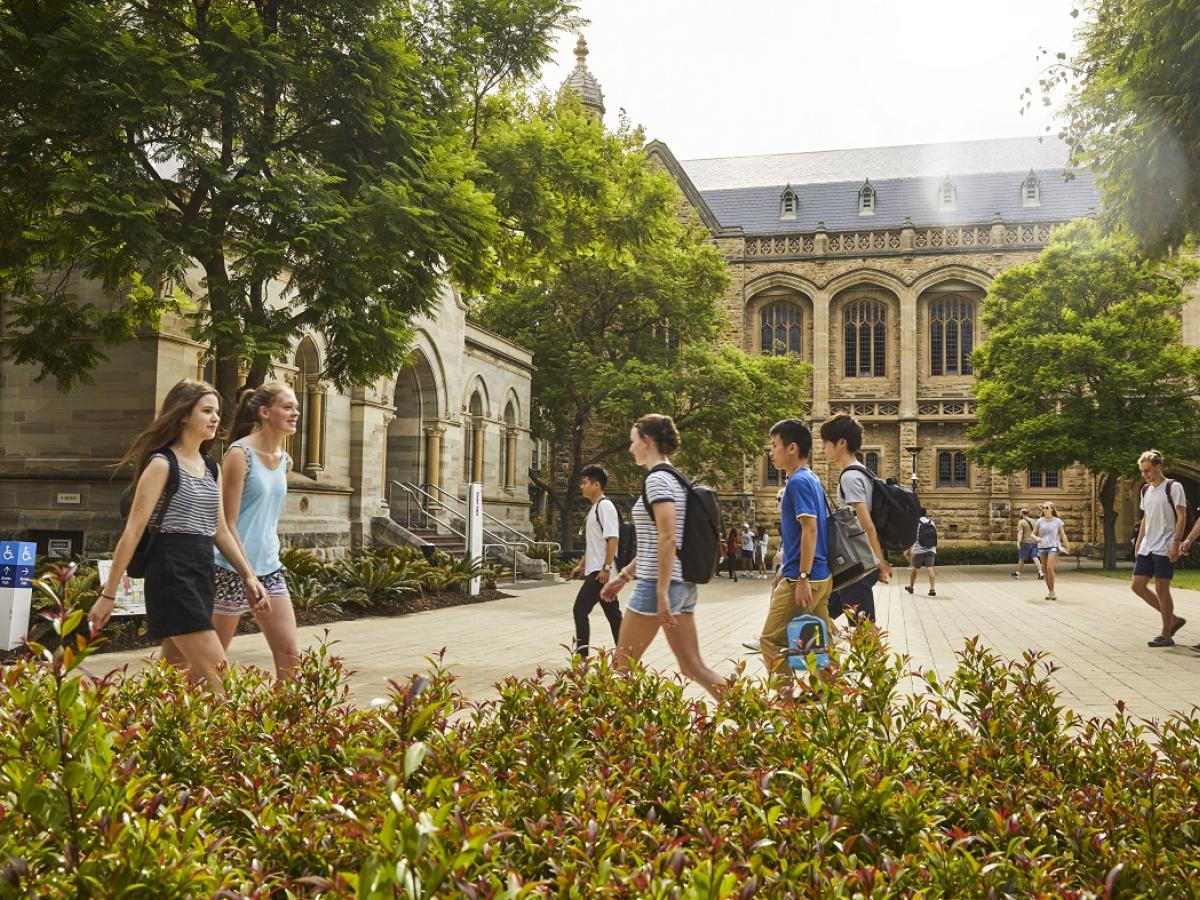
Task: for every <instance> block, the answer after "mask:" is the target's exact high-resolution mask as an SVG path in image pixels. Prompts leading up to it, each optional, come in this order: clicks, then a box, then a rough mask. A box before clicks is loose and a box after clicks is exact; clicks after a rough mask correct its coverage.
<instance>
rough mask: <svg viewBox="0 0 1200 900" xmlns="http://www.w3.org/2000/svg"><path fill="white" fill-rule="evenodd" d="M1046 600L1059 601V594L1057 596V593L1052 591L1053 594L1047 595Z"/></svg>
mask: <svg viewBox="0 0 1200 900" xmlns="http://www.w3.org/2000/svg"><path fill="white" fill-rule="evenodd" d="M1046 599H1047V600H1057V599H1058V594H1055V593H1054V592H1053V591H1052V592H1050V593H1049V594H1047V595H1046Z"/></svg>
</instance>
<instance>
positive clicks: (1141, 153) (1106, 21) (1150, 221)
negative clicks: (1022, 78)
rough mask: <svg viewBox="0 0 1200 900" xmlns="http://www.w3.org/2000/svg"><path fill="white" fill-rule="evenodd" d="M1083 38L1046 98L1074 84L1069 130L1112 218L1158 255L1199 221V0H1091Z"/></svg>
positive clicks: (1050, 78) (1048, 83) (1045, 87)
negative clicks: (1057, 90) (1098, 185)
mask: <svg viewBox="0 0 1200 900" xmlns="http://www.w3.org/2000/svg"><path fill="white" fill-rule="evenodd" d="M1072 14H1073V15H1077V14H1078V10H1077V11H1076V12H1075V13H1072ZM1079 37H1080V49H1079V50H1078V52H1077V53H1076V54H1075V55H1074V57H1073V58H1071V59H1068V58H1067V54H1066V53H1059V54H1058V58H1059V59H1061V60H1062V62H1060V63H1057V64H1055V65H1054V66H1052V67H1051V68H1050V69H1049V71H1048V72H1047V74H1046V77H1045V78H1044V79H1043V80H1042V92H1043V102H1044V103H1047V104H1049V103H1051V102H1052V100H1051V94H1052V93H1053V92H1054V90H1055V89H1056V88H1057V87H1059V86H1063V85H1065V86H1067V87H1068V88H1069V90H1070V94H1069V101H1068V103H1067V106H1066V109H1065V123H1064V127H1063V129H1062V132H1061V136H1062V137H1063V138H1064V139H1065V140H1066V141H1067V143H1068V144H1069V145H1070V147H1071V150H1072V160H1073V162H1075V163H1077V164H1079V165H1084V166H1087V167H1088V168H1090V169H1091V170H1092V171H1094V172H1095V173H1096V174H1097V176H1098V179H1099V183H1100V186H1101V188H1102V189H1103V191H1104V215H1105V217H1106V220H1107V221H1108V222H1109V223H1110V224H1121V225H1123V226H1125V227H1126V228H1128V229H1129V230H1130V231H1131V232H1132V233H1133V234H1134V235H1135V236H1136V238H1137V239H1138V241H1139V243H1140V244H1141V245H1142V246H1143V247H1144V248H1146V249H1147V250H1149V251H1151V252H1153V253H1162V252H1166V251H1168V250H1169V249H1170V248H1174V247H1181V246H1183V245H1184V243H1185V241H1186V239H1187V238H1188V237H1189V235H1190V236H1192V237H1193V238H1194V237H1195V234H1196V231H1197V229H1198V227H1200V112H1198V111H1200V4H1196V3H1187V2H1167V3H1164V2H1162V0H1089V2H1088V4H1087V5H1086V7H1085V22H1084V24H1083V27H1082V29H1081V30H1080V33H1079ZM1027 93H1030V94H1031V92H1027Z"/></svg>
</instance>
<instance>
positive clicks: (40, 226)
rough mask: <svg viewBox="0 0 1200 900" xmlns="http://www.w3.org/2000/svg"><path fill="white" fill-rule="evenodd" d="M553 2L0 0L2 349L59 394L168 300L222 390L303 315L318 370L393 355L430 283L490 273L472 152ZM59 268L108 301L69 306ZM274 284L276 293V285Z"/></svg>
mask: <svg viewBox="0 0 1200 900" xmlns="http://www.w3.org/2000/svg"><path fill="white" fill-rule="evenodd" d="M573 10H574V6H573V5H572V4H571V3H570V2H568V0H516V2H508V0H454V2H450V0H445V2H439V0H428V2H424V3H421V2H418V3H401V2H395V0H363V2H355V3H345V2H340V0H309V2H305V3H298V2H295V0H152V2H151V0H88V2H84V0H55V2H39V0H9V2H7V3H5V4H4V5H3V7H2V8H0V293H7V294H9V295H10V296H9V299H8V301H7V302H8V304H9V310H8V316H7V319H8V334H7V335H6V337H5V344H6V349H7V351H8V352H9V353H10V354H11V356H12V358H13V359H14V360H15V361H17V362H19V363H30V364H34V365H38V366H40V367H41V374H42V376H43V377H45V376H53V377H54V378H55V379H56V380H57V382H58V384H59V386H60V387H62V388H63V389H67V388H69V387H71V386H72V385H74V384H75V383H77V382H79V381H81V380H87V379H88V378H89V373H90V372H91V371H92V369H94V367H95V366H96V365H97V363H98V362H99V361H101V360H102V359H103V358H104V354H103V348H104V347H105V346H106V345H109V344H112V343H114V342H116V341H121V340H127V339H130V338H131V337H133V336H134V334H135V333H136V331H137V330H138V329H139V328H142V327H146V326H154V325H156V323H157V321H158V318H159V316H160V315H161V314H162V313H163V312H165V311H168V310H175V309H180V308H181V306H182V305H183V303H184V301H185V300H186V299H187V298H185V297H183V296H181V295H180V293H179V292H178V291H175V292H171V291H164V290H162V289H161V286H162V285H164V284H169V283H171V282H174V284H176V285H180V286H183V285H187V284H188V283H189V281H194V280H195V279H194V278H192V279H189V275H190V274H191V273H193V272H196V269H197V267H198V270H199V271H198V274H199V276H200V292H199V293H198V294H197V296H195V297H192V298H190V299H191V301H192V303H191V304H189V305H188V307H187V309H186V311H187V312H188V313H189V314H194V320H193V322H194V329H193V333H194V335H195V336H196V337H197V339H199V340H201V341H203V342H205V343H207V344H209V345H210V346H211V347H212V348H213V354H214V358H215V363H216V366H215V369H216V383H217V387H218V389H219V390H220V392H221V394H222V396H223V397H224V398H225V399H226V401H227V403H228V401H231V400H232V399H233V397H234V395H235V394H236V391H237V388H238V383H239V380H240V379H239V375H238V368H239V363H245V364H247V365H248V368H249V375H248V377H247V381H246V383H247V384H249V385H257V384H259V383H261V382H262V380H263V379H264V377H265V376H266V375H267V374H268V372H269V370H270V367H271V363H272V361H273V360H276V359H279V358H280V357H281V356H283V355H284V354H285V353H286V351H287V349H288V347H289V346H290V343H291V341H293V340H294V339H295V337H296V336H297V335H298V334H299V333H301V332H302V331H304V330H318V331H322V332H324V333H325V334H326V336H327V337H328V339H329V348H330V350H329V354H328V362H327V366H328V368H327V371H326V373H325V374H326V375H327V376H328V377H329V378H331V379H332V380H333V381H335V382H337V383H339V384H341V385H347V384H353V383H363V382H367V381H370V380H372V379H374V378H376V377H379V376H381V375H384V374H387V373H389V372H393V371H395V370H396V369H397V368H398V367H399V366H400V365H402V363H403V360H404V357H405V354H406V352H407V346H408V338H409V332H408V328H407V325H408V322H409V320H410V319H411V317H412V315H413V314H415V313H418V312H421V311H424V310H426V309H427V308H428V307H429V305H430V303H431V301H432V299H433V298H434V297H435V296H436V292H437V287H438V282H439V281H440V280H441V279H443V278H446V277H453V278H454V279H455V280H456V281H458V282H459V283H460V284H462V285H464V286H465V287H467V288H471V287H472V286H473V285H475V284H477V283H478V282H480V281H481V280H483V279H485V278H486V277H487V273H488V269H489V259H490V255H489V250H488V248H489V245H490V242H491V240H492V238H493V236H494V234H495V228H496V223H495V210H494V208H493V206H492V204H491V201H490V198H489V196H488V194H487V193H486V192H484V191H483V190H481V189H480V187H479V186H478V184H477V179H478V177H479V176H480V174H481V173H480V168H479V163H478V159H477V158H476V156H475V154H474V153H473V151H472V150H471V146H470V145H471V141H472V139H473V135H474V134H475V133H476V132H477V129H478V122H479V110H480V103H481V101H482V99H483V97H484V95H485V94H486V92H487V91H490V90H493V89H494V88H496V87H497V86H498V85H500V84H501V83H504V82H506V81H516V82H519V81H521V80H523V79H526V78H528V77H529V76H530V75H531V74H533V73H534V72H535V71H536V70H537V68H538V66H539V65H540V63H541V62H542V61H544V60H545V59H546V58H547V56H548V54H549V52H550V41H551V38H552V36H553V34H554V33H555V32H556V31H557V30H558V29H560V28H562V27H564V26H569V25H571V24H573V23H574V22H575V21H576V20H575V19H574V18H573V17H572V13H573ZM77 277H82V278H85V279H90V280H96V281H99V282H100V283H101V284H102V285H103V287H104V288H105V290H106V292H107V295H108V296H109V297H111V302H110V303H109V304H108V305H96V304H89V303H83V302H80V300H79V298H78V297H77V296H76V294H75V292H74V286H75V285H76V283H77ZM279 285H283V289H282V290H279Z"/></svg>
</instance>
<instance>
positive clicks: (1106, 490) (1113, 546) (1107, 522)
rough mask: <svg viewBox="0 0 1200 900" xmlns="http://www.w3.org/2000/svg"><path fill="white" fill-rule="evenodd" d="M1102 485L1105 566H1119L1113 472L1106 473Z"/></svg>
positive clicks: (1110, 567) (1116, 478)
mask: <svg viewBox="0 0 1200 900" xmlns="http://www.w3.org/2000/svg"><path fill="white" fill-rule="evenodd" d="M1103 477H1104V481H1103V482H1102V483H1101V485H1100V507H1101V509H1103V510H1104V513H1103V518H1104V568H1106V569H1115V568H1116V567H1117V481H1118V477H1117V476H1116V475H1114V474H1112V473H1111V472H1107V473H1105V475H1104V476H1103Z"/></svg>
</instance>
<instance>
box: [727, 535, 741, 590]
mask: <svg viewBox="0 0 1200 900" xmlns="http://www.w3.org/2000/svg"><path fill="white" fill-rule="evenodd" d="M737 567H738V533H737V529H736V528H730V529H729V535H728V536H727V537H726V538H725V568H726V570H727V571H728V572H729V577H730V578H732V579H733V580H734V581H737V580H738V577H737Z"/></svg>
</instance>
